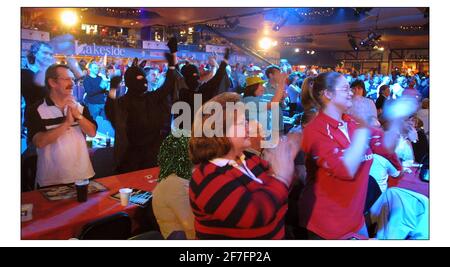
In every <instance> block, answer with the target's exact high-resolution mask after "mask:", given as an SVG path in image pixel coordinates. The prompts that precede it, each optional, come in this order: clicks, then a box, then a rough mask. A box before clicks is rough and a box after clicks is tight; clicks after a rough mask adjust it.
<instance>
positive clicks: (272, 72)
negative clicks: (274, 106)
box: [262, 65, 286, 134]
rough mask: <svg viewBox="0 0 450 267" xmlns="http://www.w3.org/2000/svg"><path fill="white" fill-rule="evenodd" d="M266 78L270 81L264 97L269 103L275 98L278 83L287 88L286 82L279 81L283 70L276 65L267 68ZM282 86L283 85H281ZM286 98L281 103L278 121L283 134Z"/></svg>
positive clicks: (266, 84)
mask: <svg viewBox="0 0 450 267" xmlns="http://www.w3.org/2000/svg"><path fill="white" fill-rule="evenodd" d="M265 73H266V77H267V79H268V81H267V82H266V83H265V84H264V95H263V97H262V98H263V99H264V100H265V101H267V102H269V101H271V99H272V98H273V97H274V95H275V92H276V91H277V88H278V86H279V85H278V83H280V82H281V83H282V86H285V82H286V81H281V80H280V79H279V76H280V75H281V70H280V68H279V67H278V66H276V65H270V66H269V67H267V68H266V72H265ZM280 86H281V85H280ZM284 99H285V96H283V97H282V99H281V100H280V102H279V105H280V109H279V110H280V112H279V115H278V116H279V121H278V131H279V132H280V133H281V134H284V121H283V111H282V110H283V103H284Z"/></svg>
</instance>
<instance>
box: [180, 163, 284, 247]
mask: <svg viewBox="0 0 450 267" xmlns="http://www.w3.org/2000/svg"><path fill="white" fill-rule="evenodd" d="M246 163H247V167H248V168H249V169H250V170H251V172H252V173H253V174H254V175H255V176H256V177H257V178H259V179H260V180H262V181H263V184H260V183H258V182H256V181H255V180H253V179H251V178H250V177H248V176H247V175H246V174H244V173H242V172H241V171H240V170H238V169H237V168H234V167H232V166H230V165H225V166H224V167H218V166H216V165H215V164H214V163H211V162H209V163H207V164H200V165H199V166H197V167H196V169H195V171H194V173H193V176H192V179H191V182H190V186H189V197H190V202H191V206H192V210H193V212H194V215H195V231H196V236H197V238H198V239H217V240H219V239H283V238H284V233H285V229H284V216H285V215H286V211H287V198H288V188H287V187H286V185H284V184H283V183H282V182H280V181H278V180H277V179H275V178H273V177H272V176H270V175H268V170H269V164H268V163H267V162H266V161H264V160H262V159H260V158H259V157H257V156H255V155H249V158H247V159H246Z"/></svg>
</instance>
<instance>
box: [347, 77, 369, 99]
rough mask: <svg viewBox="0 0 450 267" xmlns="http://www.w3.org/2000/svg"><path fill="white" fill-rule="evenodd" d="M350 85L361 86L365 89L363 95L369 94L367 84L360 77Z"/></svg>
mask: <svg viewBox="0 0 450 267" xmlns="http://www.w3.org/2000/svg"><path fill="white" fill-rule="evenodd" d="M350 87H351V88H355V87H360V88H362V89H363V96H366V94H367V91H366V85H365V84H364V82H363V81H361V80H359V79H358V80H355V81H354V82H352V85H350Z"/></svg>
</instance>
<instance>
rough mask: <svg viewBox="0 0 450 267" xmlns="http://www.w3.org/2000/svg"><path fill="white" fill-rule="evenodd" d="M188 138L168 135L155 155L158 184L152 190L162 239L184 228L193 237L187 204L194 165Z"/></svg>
mask: <svg viewBox="0 0 450 267" xmlns="http://www.w3.org/2000/svg"><path fill="white" fill-rule="evenodd" d="M188 142H189V138H187V137H184V136H182V137H175V136H173V135H169V136H168V137H167V138H166V139H165V140H164V141H163V143H162V144H161V147H160V149H159V154H158V165H159V168H160V173H159V179H158V185H157V186H156V188H155V189H154V190H153V200H152V206H153V212H154V214H155V217H156V220H157V222H158V224H159V229H160V231H161V234H162V235H163V237H164V238H166V239H167V237H168V236H169V235H170V234H171V233H172V232H174V231H184V232H185V234H186V237H187V239H194V238H195V230H194V214H193V213H192V209H191V206H190V203H189V180H190V179H191V177H192V169H193V165H192V162H191V160H190V159H189V154H188Z"/></svg>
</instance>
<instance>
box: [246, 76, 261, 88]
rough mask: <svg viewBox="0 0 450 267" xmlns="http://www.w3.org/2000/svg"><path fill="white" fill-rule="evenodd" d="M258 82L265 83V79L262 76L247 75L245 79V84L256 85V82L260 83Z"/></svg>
mask: <svg viewBox="0 0 450 267" xmlns="http://www.w3.org/2000/svg"><path fill="white" fill-rule="evenodd" d="M258 83H261V84H262V83H265V81H264V80H263V79H261V77H259V76H251V77H247V78H246V79H245V84H246V86H250V85H254V84H258Z"/></svg>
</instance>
